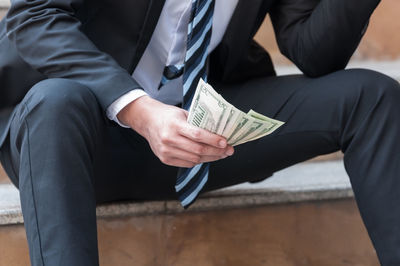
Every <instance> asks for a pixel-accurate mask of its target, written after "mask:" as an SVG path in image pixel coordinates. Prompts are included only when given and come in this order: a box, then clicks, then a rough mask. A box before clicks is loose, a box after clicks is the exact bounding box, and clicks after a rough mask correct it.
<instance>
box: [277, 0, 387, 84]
mask: <svg viewBox="0 0 400 266" xmlns="http://www.w3.org/2000/svg"><path fill="white" fill-rule="evenodd" d="M379 2H380V0H359V1H356V0H278V1H276V2H275V3H276V4H275V5H274V6H273V8H272V9H271V19H272V23H273V26H274V29H275V34H276V38H277V41H278V45H279V48H280V50H281V52H282V53H283V54H284V55H285V56H287V57H288V58H289V59H290V60H291V61H293V62H294V63H295V64H296V66H297V67H298V68H300V70H301V71H303V73H304V74H305V75H307V76H311V77H317V76H321V75H325V74H328V73H330V72H333V71H336V70H340V69H344V68H345V67H346V65H347V63H348V61H349V60H350V57H351V56H352V54H353V53H354V51H355V49H356V48H357V46H358V44H359V42H360V40H361V38H362V36H363V35H364V33H365V31H366V28H367V25H368V21H369V18H370V16H371V14H372V12H373V11H374V9H375V8H376V6H377V5H378V4H379Z"/></svg>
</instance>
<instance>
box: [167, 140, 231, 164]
mask: <svg viewBox="0 0 400 266" xmlns="http://www.w3.org/2000/svg"><path fill="white" fill-rule="evenodd" d="M171 145H172V146H173V147H175V148H178V149H182V150H185V151H187V152H190V153H194V154H197V155H199V156H214V157H220V159H221V158H223V157H226V156H230V155H232V154H233V152H234V151H233V147H231V146H226V147H225V148H224V149H223V148H216V147H214V146H210V145H207V144H203V143H198V142H195V141H193V140H191V139H189V138H186V137H184V136H182V137H180V138H175V139H174V141H173V143H171Z"/></svg>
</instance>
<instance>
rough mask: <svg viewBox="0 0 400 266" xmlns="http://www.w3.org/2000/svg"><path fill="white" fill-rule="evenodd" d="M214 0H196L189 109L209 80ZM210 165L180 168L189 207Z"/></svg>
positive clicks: (181, 193) (186, 82)
mask: <svg viewBox="0 0 400 266" xmlns="http://www.w3.org/2000/svg"><path fill="white" fill-rule="evenodd" d="M213 13H214V0H193V1H192V15H191V18H190V21H189V25H188V40H187V50H186V56H185V64H184V72H183V101H182V106H183V108H184V109H185V110H188V109H189V107H190V104H191V102H192V99H193V96H194V93H195V91H196V87H197V84H198V82H199V80H200V78H203V79H204V80H205V81H207V55H208V47H209V45H210V40H211V31H212V21H213ZM209 167H210V165H209V164H208V163H203V164H199V165H196V166H195V167H193V168H181V169H179V172H178V177H177V182H176V186H175V190H176V192H177V193H178V198H179V200H180V202H181V204H182V206H183V207H184V208H185V209H186V208H188V207H189V206H190V205H191V204H192V203H193V202H194V201H195V200H196V198H197V196H198V194H199V193H200V191H201V189H202V188H203V187H204V185H205V184H206V183H207V180H208V172H209Z"/></svg>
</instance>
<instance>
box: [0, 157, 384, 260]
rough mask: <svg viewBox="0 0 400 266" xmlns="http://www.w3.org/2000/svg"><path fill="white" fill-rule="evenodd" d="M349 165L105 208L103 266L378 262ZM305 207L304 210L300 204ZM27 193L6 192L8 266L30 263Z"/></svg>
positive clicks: (4, 256)
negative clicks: (185, 200)
mask: <svg viewBox="0 0 400 266" xmlns="http://www.w3.org/2000/svg"><path fill="white" fill-rule="evenodd" d="M352 195H353V194H352V190H351V186H350V183H349V180H348V177H347V175H346V173H345V170H344V167H343V163H342V162H341V161H328V162H311V163H302V164H299V165H296V166H293V167H290V168H287V169H285V170H283V171H280V172H277V173H276V174H275V175H274V176H273V177H271V178H269V179H267V180H265V181H263V182H261V183H258V184H242V185H237V186H233V187H230V188H226V189H222V190H219V191H215V192H211V193H207V194H205V195H203V196H202V197H201V198H200V199H199V200H198V201H197V202H196V203H195V204H194V205H192V207H191V208H189V210H187V211H183V209H182V208H181V207H180V206H179V204H178V203H177V202H175V201H155V202H129V203H118V204H108V205H102V206H99V207H98V208H97V215H98V236H99V250H100V265H102V266H112V265H119V266H125V265H126V266H128V265H154V266H172V265H173V266H186V265H193V266H204V265H220V266H225V265H226V266H242V265H256V266H258V265H263V266H276V265H279V266H293V265H299V266H301V265H307V266H321V265H324V266H336V265H363V266H377V265H379V263H378V261H377V257H376V254H375V251H374V248H373V247H372V245H371V242H370V240H369V239H368V235H367V233H366V231H365V228H364V226H363V223H362V221H361V218H360V216H359V214H358V211H357V206H356V204H355V202H354V199H353V198H352ZM293 203H296V204H293ZM22 222H23V220H22V216H21V210H20V205H19V197H18V191H17V190H16V189H15V188H13V187H12V186H11V185H8V184H3V185H0V224H1V225H0V258H1V259H0V266H9V265H13V266H22V265H28V264H29V257H28V250H27V244H26V237H25V234H24V229H23V226H22V225H21V223H22Z"/></svg>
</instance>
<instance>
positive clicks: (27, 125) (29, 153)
mask: <svg viewBox="0 0 400 266" xmlns="http://www.w3.org/2000/svg"><path fill="white" fill-rule="evenodd" d="M24 106H25V108H26V110H27V111H28V112H29V108H28V106H27V105H26V103H24ZM24 124H25V126H26V131H27V142H28V143H27V145H28V158H29V181H30V185H31V193H32V200H33V207H34V211H35V223H36V230H37V235H38V236H37V237H38V241H39V250H40V260H41V262H42V265H43V266H44V260H43V252H42V240H41V238H40V229H39V223H38V215H37V207H36V201H35V190H34V187H33V181H32V164H31V149H30V131H29V124H28V121H27V118H26V117H25V118H24Z"/></svg>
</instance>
